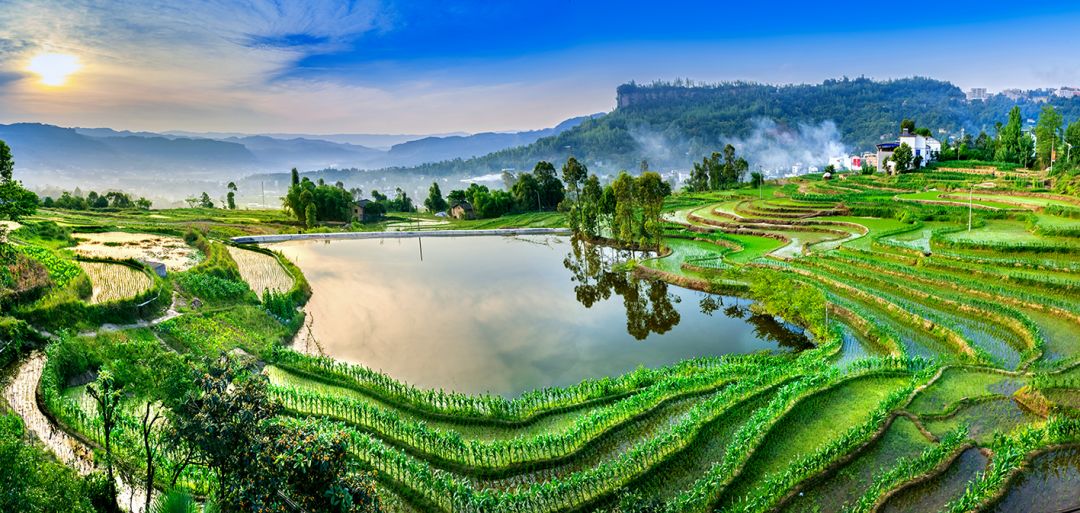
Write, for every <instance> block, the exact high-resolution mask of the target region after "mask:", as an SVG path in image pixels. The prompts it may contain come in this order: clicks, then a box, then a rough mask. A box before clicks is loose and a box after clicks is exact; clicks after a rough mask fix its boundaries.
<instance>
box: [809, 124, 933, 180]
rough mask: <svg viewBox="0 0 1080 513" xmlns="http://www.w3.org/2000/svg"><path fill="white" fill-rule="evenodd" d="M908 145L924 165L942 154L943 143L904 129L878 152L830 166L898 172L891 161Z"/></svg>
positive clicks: (832, 161)
mask: <svg viewBox="0 0 1080 513" xmlns="http://www.w3.org/2000/svg"><path fill="white" fill-rule="evenodd" d="M902 144H906V145H908V147H910V148H911V154H912V157H913V158H916V157H917V158H919V161H920V162H922V163H926V162H930V161H932V160H934V159H936V158H937V156H938V154H939V153H941V141H938V140H937V139H935V138H933V137H930V136H924V135H919V134H913V133H911V132H909V131H908V130H907V129H903V131H902V132H901V133H900V137H898V138H897V139H896V140H895V141H888V142H883V143H881V144H878V145H877V151H874V152H866V153H863V154H862V155H846V156H842V157H832V158H830V159H829V165H831V166H833V168H835V169H836V170H837V171H858V170H860V169H862V167H863V166H871V167H874V168H877V169H879V170H883V171H887V172H889V173H895V172H896V165H895V164H893V163H892V162H891V161H890V160H888V159H889V157H892V155H893V153H894V152H895V151H896V149H897V148H899V147H900V145H902ZM882 162H886V163H887V164H886V167H887V169H882V166H881V163H882ZM792 171H793V174H792V175H791V176H794V175H796V174H798V173H797V171H796V170H794V169H793V170H792ZM809 171H810V172H811V173H813V172H816V171H817V168H810V169H809Z"/></svg>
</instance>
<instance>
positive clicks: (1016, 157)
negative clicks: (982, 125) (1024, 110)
mask: <svg viewBox="0 0 1080 513" xmlns="http://www.w3.org/2000/svg"><path fill="white" fill-rule="evenodd" d="M1022 135H1023V126H1022V120H1021V119H1020V107H1019V106H1013V108H1012V109H1011V110H1009V121H1008V123H1005V125H1004V126H1002V127H1001V130H999V131H998V147H997V150H996V151H995V152H994V160H997V161H999V162H1019V161H1020V138H1021V136H1022Z"/></svg>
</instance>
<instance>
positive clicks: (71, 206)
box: [41, 188, 153, 210]
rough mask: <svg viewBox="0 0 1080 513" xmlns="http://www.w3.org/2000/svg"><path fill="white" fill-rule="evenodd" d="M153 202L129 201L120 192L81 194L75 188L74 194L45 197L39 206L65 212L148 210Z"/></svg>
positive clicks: (65, 193)
mask: <svg viewBox="0 0 1080 513" xmlns="http://www.w3.org/2000/svg"><path fill="white" fill-rule="evenodd" d="M152 205H153V202H151V201H150V200H148V199H146V198H142V197H140V198H138V199H134V200H133V199H131V195H130V194H127V193H125V192H120V191H108V192H106V193H104V194H98V193H97V192H95V191H90V192H88V193H86V195H85V196H84V195H83V192H82V191H81V190H80V189H78V188H76V189H75V191H74V192H68V191H64V192H63V193H61V194H60V197H59V198H56V199H53V198H52V197H51V196H46V197H45V199H43V200H41V206H43V207H45V208H62V209H65V210H99V209H105V208H115V209H130V208H137V209H139V210H149V209H150V207H151V206H152Z"/></svg>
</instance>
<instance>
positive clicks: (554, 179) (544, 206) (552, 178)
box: [532, 160, 588, 210]
mask: <svg viewBox="0 0 1080 513" xmlns="http://www.w3.org/2000/svg"><path fill="white" fill-rule="evenodd" d="M545 164H547V165H546V166H542V165H540V163H537V165H536V166H535V167H534V168H533V173H532V174H533V176H534V177H535V178H536V185H537V187H538V188H539V190H540V203H541V210H554V209H555V208H556V207H558V206H559V203H561V202H562V201H563V198H564V197H565V194H564V193H563V183H562V182H561V181H559V177H558V176H556V174H555V166H552V165H551V164H549V163H546V162H545ZM567 165H570V166H571V167H573V168H576V170H571V171H570V174H571V175H573V176H575V177H576V176H577V173H579V172H580V173H585V174H587V173H588V170H587V169H585V166H584V165H583V164H581V163H580V162H577V161H575V162H574V163H573V165H571V162H570V161H569V160H568V161H567ZM566 167H567V166H563V173H564V174H565V173H566V172H567V169H566ZM584 181H585V176H584V175H583V176H581V177H580V178H579V179H578V185H581V184H583V183H584ZM575 201H576V197H575Z"/></svg>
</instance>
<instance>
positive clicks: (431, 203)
mask: <svg viewBox="0 0 1080 513" xmlns="http://www.w3.org/2000/svg"><path fill="white" fill-rule="evenodd" d="M424 208H426V209H427V210H428V212H442V211H444V210H446V200H445V199H443V196H442V191H441V190H439V184H438V182H432V183H431V187H430V188H428V197H427V199H426V200H424Z"/></svg>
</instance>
